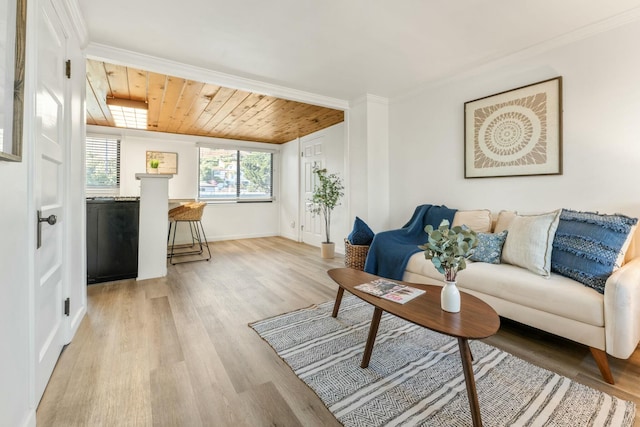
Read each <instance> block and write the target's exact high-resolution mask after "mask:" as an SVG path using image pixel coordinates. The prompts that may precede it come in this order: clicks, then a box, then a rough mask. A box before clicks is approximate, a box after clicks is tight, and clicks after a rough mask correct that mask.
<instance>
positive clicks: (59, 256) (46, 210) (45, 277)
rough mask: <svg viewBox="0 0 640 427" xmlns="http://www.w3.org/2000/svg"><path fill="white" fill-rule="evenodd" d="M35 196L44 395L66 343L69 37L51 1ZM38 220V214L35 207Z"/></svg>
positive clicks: (39, 388)
mask: <svg viewBox="0 0 640 427" xmlns="http://www.w3.org/2000/svg"><path fill="white" fill-rule="evenodd" d="M37 32H38V37H37V49H38V58H37V68H38V73H37V75H38V80H37V88H36V123H37V127H36V134H35V161H34V170H33V174H34V181H33V182H34V199H35V200H34V201H35V206H36V208H37V209H39V210H40V216H41V218H47V217H49V216H50V215H55V216H56V219H57V220H56V222H55V224H49V223H47V222H37V227H39V228H40V233H41V234H40V236H41V246H40V247H39V248H36V249H35V264H34V266H35V272H34V274H35V292H34V298H35V310H34V318H35V335H34V339H35V352H36V353H35V354H36V360H35V395H36V400H38V401H39V400H40V398H41V397H42V393H43V392H44V389H45V387H46V385H47V382H48V381H49V378H50V377H51V373H52V372H53V368H54V367H55V364H56V362H57V360H58V357H59V355H60V352H61V351H62V347H63V345H64V327H65V318H64V313H63V308H64V302H63V301H64V294H63V292H64V289H65V284H64V279H65V274H64V273H65V272H64V268H63V267H64V259H63V257H64V234H63V229H64V219H65V218H64V216H65V215H64V210H63V203H64V158H65V149H66V147H65V145H66V142H65V135H64V132H65V128H64V107H65V100H64V90H65V84H66V83H65V76H64V62H65V55H66V37H65V35H64V32H63V30H62V24H61V22H60V20H59V18H58V16H57V14H56V12H55V10H54V9H53V6H52V4H51V2H50V1H48V0H44V1H43V2H41V8H40V9H39V11H38V28H37ZM34 220H35V221H37V215H36V213H35V212H34Z"/></svg>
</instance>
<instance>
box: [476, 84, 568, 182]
mask: <svg viewBox="0 0 640 427" xmlns="http://www.w3.org/2000/svg"><path fill="white" fill-rule="evenodd" d="M464 157H465V160H464V161H465V163H464V177H465V178H489V177H502V176H528V175H561V174H562V77H556V78H553V79H549V80H545V81H541V82H538V83H533V84H530V85H528V86H523V87H520V88H517V89H513V90H509V91H506V92H501V93H497V94H495V95H490V96H487V97H484V98H480V99H476V100H474V101H469V102H465V104H464Z"/></svg>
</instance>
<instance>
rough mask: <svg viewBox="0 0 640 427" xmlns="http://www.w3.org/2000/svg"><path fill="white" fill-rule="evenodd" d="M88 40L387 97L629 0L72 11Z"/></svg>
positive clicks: (634, 3) (153, 1) (323, 91)
mask: <svg viewBox="0 0 640 427" xmlns="http://www.w3.org/2000/svg"><path fill="white" fill-rule="evenodd" d="M79 4H80V9H81V11H82V13H83V16H84V18H85V21H86V24H87V28H88V32H89V40H90V42H92V43H100V44H104V45H108V46H112V47H116V48H121V49H126V50H130V51H134V52H139V53H144V54H147V55H151V56H155V57H159V58H163V59H169V60H173V61H177V62H181V63H184V64H187V65H191V66H196V67H202V68H206V69H209V70H213V71H218V72H223V73H229V74H233V75H236V76H239V77H245V78H250V79H254V80H258V81H261V82H264V83H270V84H274V85H279V86H284V87H287V88H291V89H297V90H302V91H306V92H311V93H315V94H319V95H323V96H329V97H334V98H339V99H345V100H350V99H354V98H356V97H359V96H362V95H364V94H366V93H368V94H373V95H379V96H383V97H387V98H392V97H394V96H397V95H400V94H403V93H405V92H407V91H409V90H411V89H412V88H416V87H419V86H422V85H425V84H428V83H429V82H433V81H436V80H439V79H441V78H443V77H445V76H448V75H452V74H456V73H459V72H462V71H464V70H466V69H468V68H470V67H474V66H478V65H481V64H483V63H486V62H489V61H491V60H494V59H497V58H500V57H503V56H506V55H509V54H512V53H516V52H519V51H522V50H523V49H528V48H531V47H533V46H535V45H538V44H540V43H545V42H548V41H549V40H552V39H554V38H557V37H560V36H563V35H566V34H568V33H571V32H574V31H583V32H584V30H585V28H586V27H588V26H590V25H593V24H598V23H600V24H602V22H603V21H606V20H607V19H609V18H614V20H616V22H618V21H624V19H621V17H622V18H624V17H626V16H631V17H632V18H633V19H635V17H636V16H638V15H639V13H638V9H639V8H640V0H606V1H605V0H517V1H514V0H454V1H452V0H396V1H392V0H273V1H265V0H225V1H220V0H181V1H175V0H133V1H132V0H109V1H95V0H79Z"/></svg>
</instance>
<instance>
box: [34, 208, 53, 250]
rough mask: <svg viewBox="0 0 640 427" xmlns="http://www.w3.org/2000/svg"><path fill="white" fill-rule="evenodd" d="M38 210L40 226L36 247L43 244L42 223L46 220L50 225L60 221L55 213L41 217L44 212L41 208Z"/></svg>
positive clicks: (38, 226) (38, 225)
mask: <svg viewBox="0 0 640 427" xmlns="http://www.w3.org/2000/svg"><path fill="white" fill-rule="evenodd" d="M37 212H38V217H37V219H38V221H37V228H38V233H37V234H38V246H37V247H36V249H38V248H40V246H42V223H43V222H46V223H47V224H49V225H54V224H55V223H56V222H58V217H56V216H55V215H49V216H48V217H46V218H43V217H41V216H40V215H41V214H42V212H41V211H40V210H38V211H37Z"/></svg>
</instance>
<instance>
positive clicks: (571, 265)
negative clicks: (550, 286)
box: [551, 209, 638, 294]
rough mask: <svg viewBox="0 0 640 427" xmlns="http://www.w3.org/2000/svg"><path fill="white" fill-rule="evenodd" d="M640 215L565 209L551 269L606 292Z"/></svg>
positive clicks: (555, 240) (559, 224)
mask: <svg viewBox="0 0 640 427" xmlns="http://www.w3.org/2000/svg"><path fill="white" fill-rule="evenodd" d="M637 223H638V219H637V218H629V217H627V216H624V215H600V214H598V213H592V212H576V211H572V210H568V209H563V210H562V213H561V214H560V222H559V223H558V230H557V231H556V236H555V238H554V239H553V252H552V253H551V271H555V272H556V273H559V274H562V275H563V276H566V277H569V278H571V279H573V280H576V281H578V282H580V283H582V284H584V285H586V286H589V287H590V288H593V289H595V290H596V291H598V292H600V293H601V294H604V285H605V283H606V281H607V279H608V278H609V276H610V275H611V273H613V271H614V270H615V268H616V267H619V266H618V265H616V264H617V259H618V255H619V254H620V251H621V250H622V247H623V245H624V243H625V241H626V240H627V237H628V236H629V233H630V232H631V230H632V229H633V226H634V225H636V224H637Z"/></svg>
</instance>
